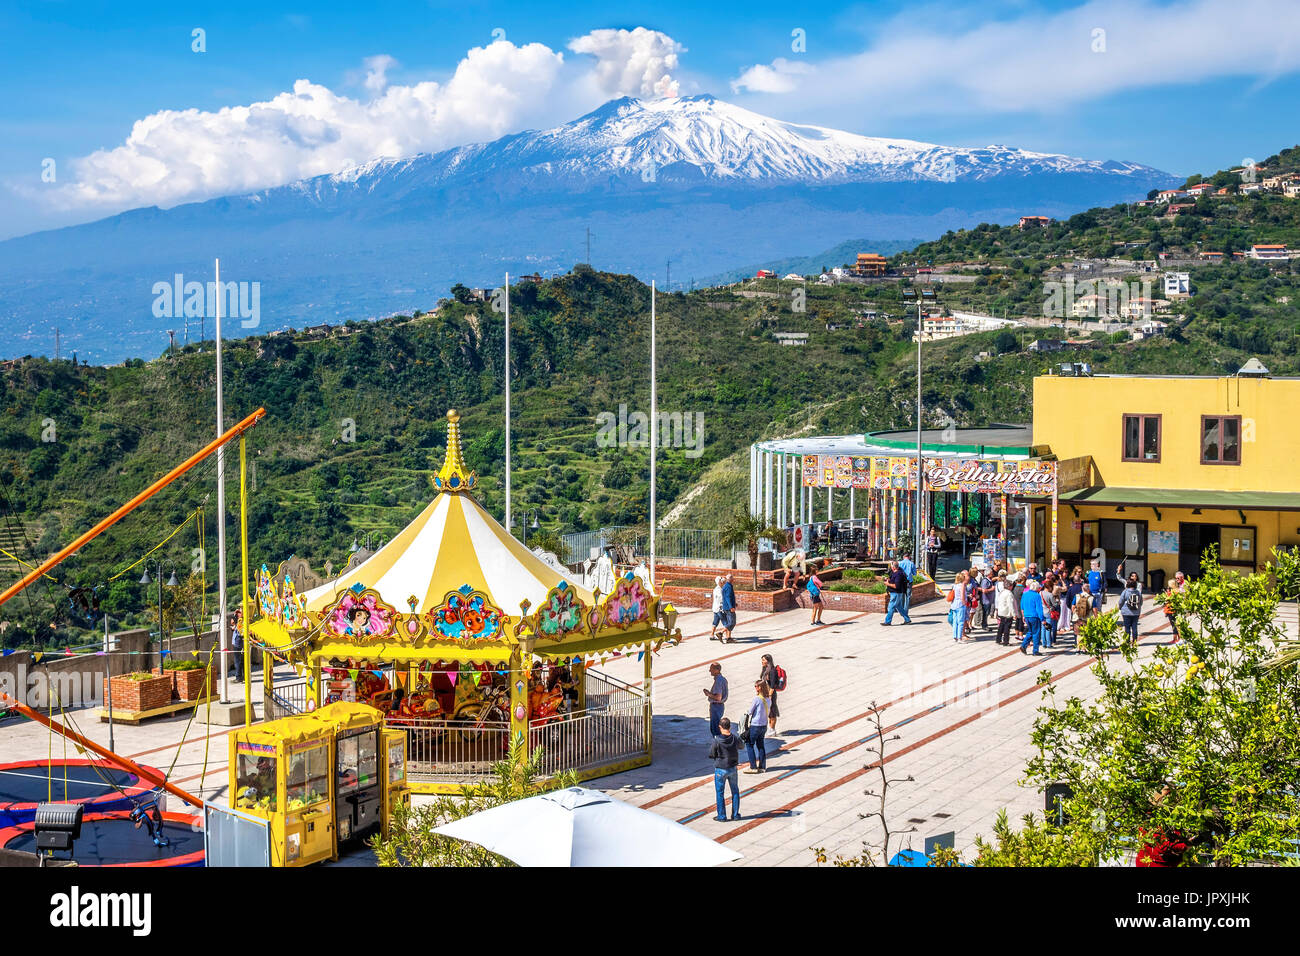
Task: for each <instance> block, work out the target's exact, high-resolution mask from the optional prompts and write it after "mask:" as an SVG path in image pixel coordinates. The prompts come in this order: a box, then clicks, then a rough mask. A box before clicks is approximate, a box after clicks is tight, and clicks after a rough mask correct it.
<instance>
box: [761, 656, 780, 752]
mask: <svg viewBox="0 0 1300 956" xmlns="http://www.w3.org/2000/svg"><path fill="white" fill-rule="evenodd" d="M762 661H763V671H762V673H761V674H759V675H758V679H759V682H760V683H763V684H766V685H767V686H768V689H769V690H770V691H771V692H772V696H771V697H770V698H769V699H768V703H767V729H768V730H770V731H771V732H772V733H776V719H777V718H778V717H780V716H781V708H780V707H778V706H777V705H776V695H777V692H778V690H779V689H780V687H781V672H780V671H779V670H777V667H776V661H774V660H772V655H771V654H764V655H763V657H762Z"/></svg>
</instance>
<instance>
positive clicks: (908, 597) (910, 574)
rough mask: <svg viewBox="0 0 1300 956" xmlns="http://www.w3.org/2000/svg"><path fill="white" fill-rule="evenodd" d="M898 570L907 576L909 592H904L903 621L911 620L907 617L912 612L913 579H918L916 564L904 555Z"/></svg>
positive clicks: (908, 556) (899, 562)
mask: <svg viewBox="0 0 1300 956" xmlns="http://www.w3.org/2000/svg"><path fill="white" fill-rule="evenodd" d="M898 570H900V571H902V572H903V574H905V575H906V576H907V590H906V591H904V592H903V607H902V611H903V619H904V620H909V621H910V620H911V619H910V618H909V617H908V616H907V615H908V612H909V611H911V610H912V579H913V578H915V577H916V562H915V561H913V560H912V558H911V556H910V555H906V554H905V555H903V556H902V558H900V559H899V561H898Z"/></svg>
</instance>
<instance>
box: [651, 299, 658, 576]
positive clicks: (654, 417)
mask: <svg viewBox="0 0 1300 956" xmlns="http://www.w3.org/2000/svg"><path fill="white" fill-rule="evenodd" d="M655 338H656V336H655V281H654V279H651V280H650V586H651V587H654V583H655V531H656V521H655V493H656V489H655V478H656V472H655V466H656V465H657V463H658V462H657V459H658V451H659V393H658V391H657V386H658V383H657V382H656V379H655Z"/></svg>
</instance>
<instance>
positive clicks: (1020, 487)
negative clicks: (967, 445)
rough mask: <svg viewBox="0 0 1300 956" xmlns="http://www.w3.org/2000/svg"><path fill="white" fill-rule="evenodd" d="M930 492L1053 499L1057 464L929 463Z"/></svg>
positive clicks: (1040, 462)
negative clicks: (961, 492) (957, 492)
mask: <svg viewBox="0 0 1300 956" xmlns="http://www.w3.org/2000/svg"><path fill="white" fill-rule="evenodd" d="M925 486H926V488H927V489H928V490H930V491H963V492H966V493H967V494H972V493H975V494H1005V495H1019V496H1021V497H1041V498H1050V497H1051V496H1052V493H1053V492H1054V491H1055V490H1056V462H1054V461H1025V462H995V461H978V460H973V459H958V460H955V461H942V462H934V463H927V467H926V469H925Z"/></svg>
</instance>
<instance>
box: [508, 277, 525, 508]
mask: <svg viewBox="0 0 1300 956" xmlns="http://www.w3.org/2000/svg"><path fill="white" fill-rule="evenodd" d="M505 378H506V531H507V532H508V533H509V534H514V533H515V530H514V525H512V524H511V523H510V273H509V272H507V273H506V373H505ZM524 517H527V515H525V516H524Z"/></svg>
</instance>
